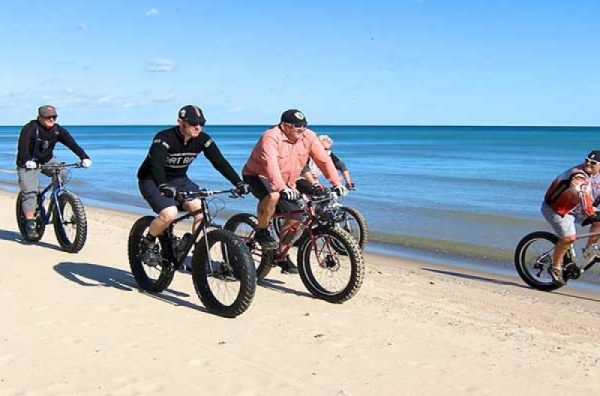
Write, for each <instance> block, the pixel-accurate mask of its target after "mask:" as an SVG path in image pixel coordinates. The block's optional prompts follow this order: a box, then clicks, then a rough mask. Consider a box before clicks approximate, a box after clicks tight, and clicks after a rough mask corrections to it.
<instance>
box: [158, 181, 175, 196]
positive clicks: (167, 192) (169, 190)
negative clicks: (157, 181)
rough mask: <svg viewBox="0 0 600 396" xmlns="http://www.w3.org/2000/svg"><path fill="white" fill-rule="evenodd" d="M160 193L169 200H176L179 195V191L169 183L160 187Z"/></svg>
mask: <svg viewBox="0 0 600 396" xmlns="http://www.w3.org/2000/svg"><path fill="white" fill-rule="evenodd" d="M158 190H159V191H160V193H161V194H162V195H163V196H165V197H167V198H174V197H175V195H177V189H176V188H175V187H173V186H171V185H170V184H168V183H162V184H161V185H159V186H158Z"/></svg>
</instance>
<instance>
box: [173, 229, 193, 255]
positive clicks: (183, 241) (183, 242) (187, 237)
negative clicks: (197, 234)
mask: <svg viewBox="0 0 600 396" xmlns="http://www.w3.org/2000/svg"><path fill="white" fill-rule="evenodd" d="M193 242H194V234H192V233H191V232H186V233H185V234H183V236H182V237H181V238H180V239H179V241H178V243H177V245H176V246H177V247H176V248H175V250H176V251H177V258H178V259H179V260H182V259H183V257H182V256H183V255H184V254H185V252H187V250H188V249H189V247H190V246H191V244H192V243H193Z"/></svg>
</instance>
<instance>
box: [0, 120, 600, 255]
mask: <svg viewBox="0 0 600 396" xmlns="http://www.w3.org/2000/svg"><path fill="white" fill-rule="evenodd" d="M66 127H67V129H68V130H69V131H70V132H71V134H72V135H73V136H74V137H75V138H76V140H77V141H78V142H79V144H80V145H81V146H82V147H83V148H84V149H85V150H86V151H87V153H88V154H89V155H90V157H91V158H92V160H93V161H94V165H93V167H92V168H90V169H75V170H74V171H73V177H72V180H71V182H70V184H69V186H70V188H71V189H72V190H73V191H75V192H77V193H78V194H79V195H80V196H81V197H82V198H83V200H84V203H85V202H88V203H90V204H96V205H103V206H107V207H114V208H119V209H130V210H135V211H149V210H148V209H147V208H146V204H145V202H144V201H143V200H142V198H141V196H140V194H139V192H138V190H137V182H136V177H135V174H136V171H137V168H138V166H139V165H140V163H141V162H142V160H143V159H144V157H145V156H146V153H147V150H148V147H149V145H150V142H151V139H152V137H153V136H154V134H155V133H156V132H157V131H159V130H161V129H164V128H166V127H167V126H146V125H140V126H68V125H67V126H66ZM266 128H267V126H208V127H206V129H205V131H206V132H207V133H209V134H210V135H211V136H212V137H213V138H214V139H215V141H216V142H217V144H218V146H219V148H220V149H221V151H222V152H223V154H224V155H225V157H226V158H227V159H228V160H229V161H230V162H231V164H232V165H233V166H234V168H235V169H236V170H238V171H241V168H242V167H243V165H244V163H245V161H246V159H247V157H248V155H249V153H250V151H251V149H252V147H253V146H254V144H255V143H256V141H257V139H258V138H259V136H260V134H261V133H262V132H263V131H264V130H265V129H266ZM312 129H313V130H315V131H316V132H317V133H325V134H328V135H330V136H331V137H332V138H333V139H334V145H333V151H334V152H335V153H336V154H337V155H338V156H339V157H340V158H341V159H342V160H343V161H344V162H345V163H346V164H347V165H348V167H349V169H350V171H351V174H352V176H353V179H354V181H355V182H356V191H353V192H351V194H350V195H349V196H348V197H347V198H345V201H344V202H345V204H346V205H347V206H352V207H356V208H358V209H359V210H360V211H361V212H362V213H363V214H364V215H365V217H366V218H367V221H368V223H369V227H370V235H371V236H370V240H372V241H381V242H386V246H387V247H388V249H389V248H391V249H394V247H397V246H408V247H411V248H416V249H422V250H426V251H431V252H442V253H449V254H456V255H459V256H460V255H466V256H472V257H475V258H478V259H480V258H489V259H493V260H500V261H504V262H509V261H510V260H511V258H512V252H513V250H514V247H515V245H516V244H517V242H518V241H519V239H520V238H521V237H522V236H523V235H525V234H526V233H529V232H531V231H534V230H538V229H547V230H549V227H548V226H547V225H546V223H545V222H544V221H543V218H542V217H541V214H540V212H539V206H540V203H541V201H542V197H543V195H544V192H545V190H546V188H547V186H548V185H549V183H550V182H551V181H552V179H553V178H554V177H556V175H558V174H559V173H560V172H562V171H563V170H565V169H567V168H569V167H571V166H573V165H576V164H578V163H580V162H581V161H582V160H583V158H584V157H585V155H586V154H587V153H588V152H589V151H590V150H591V149H600V139H599V137H600V128H583V127H475V126H474V127H426V126H418V127H414V126H385V127H383V126H314V127H312ZM19 130H20V126H3V127H0V186H2V187H4V188H7V189H12V190H15V189H16V174H15V173H14V169H15V165H14V160H15V152H16V141H17V138H18V134H19ZM55 154H56V156H57V157H58V158H59V159H60V160H64V161H74V160H76V157H75V155H74V154H72V153H71V152H70V151H69V150H68V149H66V148H63V147H62V146H57V150H56V151H55ZM189 176H190V177H191V178H192V179H193V180H195V181H196V182H197V183H198V184H199V185H201V186H203V187H207V188H211V189H220V188H227V187H228V183H227V182H226V181H225V180H224V179H223V178H222V177H221V175H220V174H219V173H218V172H216V171H215V170H214V169H213V168H212V166H211V165H210V163H209V162H208V161H207V160H206V159H205V158H204V157H203V156H200V157H198V159H197V160H196V161H195V162H194V164H193V165H192V167H191V168H190V172H189ZM224 205H225V206H226V209H225V210H224V211H223V212H222V213H221V214H222V215H223V216H226V215H227V214H229V213H233V212H237V211H254V209H255V206H256V200H255V199H254V198H253V197H251V196H250V197H247V198H246V199H243V200H242V199H238V200H231V199H225V200H224Z"/></svg>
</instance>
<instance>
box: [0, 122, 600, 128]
mask: <svg viewBox="0 0 600 396" xmlns="http://www.w3.org/2000/svg"><path fill="white" fill-rule="evenodd" d="M23 125H25V124H23ZM23 125H0V127H22V126H23ZM59 125H61V126H63V125H64V126H68V127H80V126H157V127H163V126H169V125H173V126H175V125H176V124H175V123H169V124H59ZM273 125H276V124H210V125H208V127H213V126H217V127H228V126H239V127H245V126H246V127H269V126H273ZM312 127H417V128H419V127H455V128H456V127H458V128H481V127H488V128H490V127H491V128H600V125H521V124H518V125H517V124H515V125H492V124H487V125H486V124H473V125H466V124H314V125H309V126H308V129H311V128H312Z"/></svg>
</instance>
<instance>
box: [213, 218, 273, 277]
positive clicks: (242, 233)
mask: <svg viewBox="0 0 600 396" xmlns="http://www.w3.org/2000/svg"><path fill="white" fill-rule="evenodd" d="M257 224H258V220H257V219H256V216H254V215H252V214H250V213H239V214H236V215H234V216H231V217H230V218H229V220H227V222H225V225H224V226H223V228H224V229H226V230H228V231H231V232H233V233H234V234H235V235H237V236H239V237H240V238H242V240H244V241H245V242H246V246H248V249H249V250H250V255H251V257H252V262H253V264H254V268H255V269H256V277H257V278H258V279H259V280H262V279H264V278H265V277H266V276H267V274H268V273H269V271H271V268H272V265H271V264H270V263H271V260H272V255H269V256H268V257H266V256H265V252H263V249H262V247H261V246H260V244H259V243H258V242H256V241H255V240H254V230H255V229H256V225H257ZM267 254H268V252H267Z"/></svg>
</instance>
